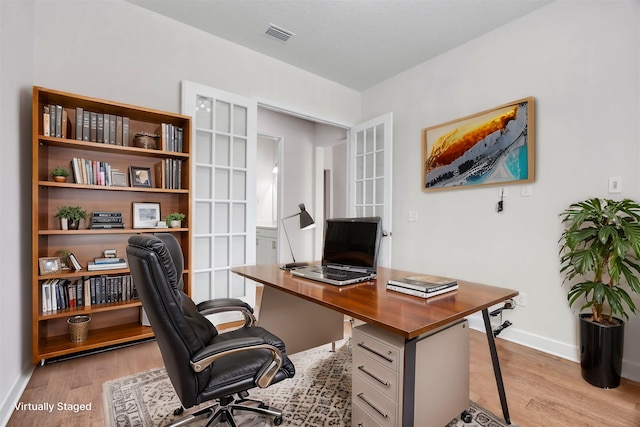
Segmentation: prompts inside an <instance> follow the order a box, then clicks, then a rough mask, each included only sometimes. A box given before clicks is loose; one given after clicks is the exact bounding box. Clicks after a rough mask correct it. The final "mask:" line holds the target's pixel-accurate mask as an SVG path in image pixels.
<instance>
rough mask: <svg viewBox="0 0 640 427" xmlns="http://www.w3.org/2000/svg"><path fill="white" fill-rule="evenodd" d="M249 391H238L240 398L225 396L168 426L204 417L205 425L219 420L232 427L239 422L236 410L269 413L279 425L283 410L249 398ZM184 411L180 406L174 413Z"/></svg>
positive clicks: (211, 424)
mask: <svg viewBox="0 0 640 427" xmlns="http://www.w3.org/2000/svg"><path fill="white" fill-rule="evenodd" d="M248 395H249V394H248V393H246V392H244V393H238V399H234V398H233V397H225V398H222V399H219V403H216V404H213V405H209V406H207V407H205V408H201V409H198V410H197V411H196V412H194V413H192V414H189V415H188V416H186V417H184V418H182V419H179V420H177V421H174V422H173V423H171V424H169V425H168V426H167V427H179V426H184V425H188V424H191V423H193V422H194V421H195V420H196V419H199V418H204V419H205V420H206V422H205V423H204V424H203V425H204V426H205V427H210V426H215V425H216V424H217V423H219V422H223V423H226V424H228V425H229V426H231V427H237V424H236V422H235V420H234V418H233V415H234V414H235V412H236V411H246V412H254V413H256V414H260V415H269V416H272V417H275V418H274V419H273V425H276V426H279V425H280V424H282V421H283V419H282V411H281V410H280V409H276V408H271V407H269V405H267V404H265V403H264V402H262V401H259V400H254V399H247V397H248ZM183 412H184V408H183V407H180V408H178V409H176V410H175V411H174V412H173V414H174V415H181V414H182V413H183Z"/></svg>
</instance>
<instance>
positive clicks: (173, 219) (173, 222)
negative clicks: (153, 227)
mask: <svg viewBox="0 0 640 427" xmlns="http://www.w3.org/2000/svg"><path fill="white" fill-rule="evenodd" d="M184 218H185V214H183V213H180V212H173V213H170V214H169V215H167V219H166V222H167V224H168V225H169V227H170V228H180V227H182V220H183V219H184Z"/></svg>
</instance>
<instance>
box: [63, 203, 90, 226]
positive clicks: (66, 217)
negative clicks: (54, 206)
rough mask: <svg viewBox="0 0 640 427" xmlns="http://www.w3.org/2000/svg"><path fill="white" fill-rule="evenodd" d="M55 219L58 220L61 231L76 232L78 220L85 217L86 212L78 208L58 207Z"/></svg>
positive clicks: (78, 224)
mask: <svg viewBox="0 0 640 427" xmlns="http://www.w3.org/2000/svg"><path fill="white" fill-rule="evenodd" d="M56 217H57V218H60V228H61V229H62V230H77V229H78V227H79V226H80V220H81V219H85V218H86V217H87V211H85V210H84V209H82V208H81V207H80V206H58V211H57V212H56Z"/></svg>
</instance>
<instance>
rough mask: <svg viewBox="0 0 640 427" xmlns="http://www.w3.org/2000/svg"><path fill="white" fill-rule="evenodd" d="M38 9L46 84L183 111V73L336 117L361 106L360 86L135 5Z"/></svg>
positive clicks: (70, 4) (350, 115)
mask: <svg viewBox="0 0 640 427" xmlns="http://www.w3.org/2000/svg"><path fill="white" fill-rule="evenodd" d="M36 12H37V22H36V51H35V81H36V83H37V84H39V85H42V86H45V87H51V88H55V89H59V90H66V91H69V92H74V93H80V94H84V95H88V96H96V97H99V98H104V99H112V100H117V101H121V102H127V103H131V104H134V105H143V106H146V107H152V108H158V109H160V110H166V111H178V110H179V108H180V90H179V88H180V86H179V82H180V80H183V79H184V80H191V81H194V82H197V83H202V84H205V85H208V86H211V87H215V88H218V89H223V90H226V91H228V92H233V93H237V94H240V95H245V96H255V97H257V98H259V99H265V100H270V101H273V102H274V103H277V104H278V105H286V106H290V107H291V108H294V109H296V110H300V111H304V112H306V113H308V114H312V115H317V116H319V117H326V118H327V119H331V118H335V120H336V121H337V122H344V121H346V122H352V121H354V119H355V118H356V117H357V116H358V115H359V112H360V94H359V93H358V92H356V91H353V90H351V89H347V88H345V87H344V86H340V85H339V84H337V83H334V82H331V81H329V80H326V79H322V78H320V77H318V76H315V75H313V74H311V73H307V72H304V71H302V70H300V69H298V68H295V67H292V66H289V65H286V64H284V63H282V62H279V61H276V60H274V59H272V58H269V57H267V56H265V55H262V54H259V53H257V52H254V51H251V50H249V49H246V48H243V47H241V46H239V45H235V44H233V43H230V42H228V41H226V40H223V39H221V38H218V37H214V36H211V35H210V34H207V33H205V32H203V31H201V30H197V29H195V28H191V27H187V26H185V25H183V24H181V23H178V22H176V21H173V20H171V19H169V18H166V17H164V16H161V15H158V14H155V13H153V12H150V11H148V10H146V9H143V8H140V7H138V6H136V5H133V4H131V3H127V2H124V1H120V0H113V1H99V2H78V1H51V2H38V3H37V8H36ZM54 64H55V67H54V66H53V65H54Z"/></svg>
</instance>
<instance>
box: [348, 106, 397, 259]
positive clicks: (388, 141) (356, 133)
mask: <svg viewBox="0 0 640 427" xmlns="http://www.w3.org/2000/svg"><path fill="white" fill-rule="evenodd" d="M350 134H351V138H350V149H349V153H350V156H349V157H350V158H349V176H350V180H349V181H350V186H349V214H350V215H351V216H354V217H363V216H379V217H381V218H382V227H383V238H382V241H381V244H380V256H379V261H378V264H379V265H380V266H382V267H389V266H390V265H391V236H392V233H391V224H392V222H391V176H392V153H393V113H387V114H385V115H383V116H380V117H377V118H375V119H372V120H369V121H367V122H365V123H361V124H359V125H356V126H354V127H353V128H351V132H350Z"/></svg>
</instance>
